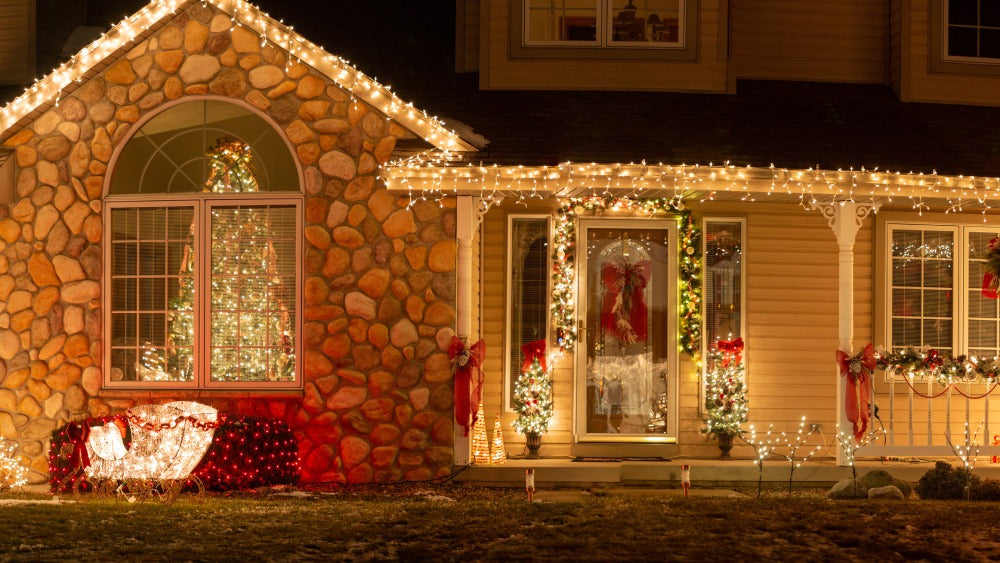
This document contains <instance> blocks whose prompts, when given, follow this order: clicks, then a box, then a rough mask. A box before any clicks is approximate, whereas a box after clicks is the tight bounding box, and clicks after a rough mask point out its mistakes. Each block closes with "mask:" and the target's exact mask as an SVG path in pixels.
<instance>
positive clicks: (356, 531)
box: [0, 485, 1000, 561]
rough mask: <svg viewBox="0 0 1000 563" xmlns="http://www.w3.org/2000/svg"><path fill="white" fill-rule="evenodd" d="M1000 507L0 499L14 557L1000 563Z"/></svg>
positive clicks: (359, 496) (745, 501)
mask: <svg viewBox="0 0 1000 563" xmlns="http://www.w3.org/2000/svg"><path fill="white" fill-rule="evenodd" d="M543 496H544V495H543ZM2 498H15V496H14V495H9V494H8V495H4V496H3V497H2ZM20 498H28V497H25V495H21V496H20ZM30 498H43V497H40V496H35V497H30ZM449 499H450V500H449ZM997 510H998V507H997V505H996V504H989V503H976V502H951V501H948V502H946V501H921V500H915V499H911V500H909V501H904V502H874V501H837V502H834V501H829V500H826V499H823V498H808V497H794V498H782V497H780V496H769V497H765V498H761V499H751V498H740V499H729V498H690V499H683V498H676V497H674V498H666V497H658V496H652V495H635V494H629V495H619V494H615V493H613V492H612V493H608V494H591V495H580V496H579V497H577V500H572V501H568V502H536V503H532V504H529V503H528V502H527V501H526V498H525V495H524V492H523V491H520V490H496V489H479V488H473V487H466V486H461V485H451V486H447V487H439V488H434V489H433V490H430V489H428V488H423V489H420V488H414V487H410V488H400V489H358V490H353V489H352V490H346V491H345V490H341V491H339V492H334V493H331V494H314V495H311V496H308V497H274V496H267V495H265V494H261V495H258V496H256V497H242V498H232V497H209V498H207V499H205V500H204V502H200V503H199V502H195V501H194V500H193V499H191V498H190V497H183V496H182V497H181V498H180V499H179V500H178V501H177V502H176V503H175V504H173V505H171V506H165V505H160V504H157V503H155V502H146V503H142V504H128V503H125V502H117V501H113V500H95V499H84V500H82V501H81V502H76V503H66V504H61V505H53V504H29V505H18V506H10V505H5V504H2V503H0V561H8V560H10V561H22V560H23V561H98V560H99V561H106V560H110V559H112V558H114V559H124V560H145V561H177V560H181V561H189V560H202V561H246V560H254V561H257V560H269V561H296V560H396V559H400V560H410V561H412V560H428V559H432V560H443V561H460V560H461V561H468V560H480V559H486V560H497V559H501V560H511V559H516V560H525V559H528V560H543V559H557V560H562V559H567V558H573V559H579V560H609V559H627V560H654V559H655V560H664V559H666V560H672V559H693V560H699V561H700V560H750V559H765V560H776V559H777V560H791V559H810V560H818V559H822V560H832V559H839V560H859V561H860V560H904V559H930V560H945V559H950V560H962V561H969V560H990V559H992V560H996V559H1000V542H998V541H997V540H996V539H995V538H996V537H997V531H996V529H995V527H994V523H995V522H996V514H997Z"/></svg>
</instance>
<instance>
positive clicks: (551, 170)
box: [382, 153, 1000, 221]
mask: <svg viewBox="0 0 1000 563" xmlns="http://www.w3.org/2000/svg"><path fill="white" fill-rule="evenodd" d="M449 156H450V155H448V154H447V153H434V154H431V155H425V156H422V157H419V158H413V157H411V158H409V159H405V160H398V161H394V162H391V163H389V164H387V165H385V166H383V167H382V179H383V180H384V181H385V183H386V185H387V186H388V187H389V188H390V189H395V190H406V191H409V192H410V193H411V194H415V193H419V194H424V196H425V197H428V196H429V197H433V196H436V195H437V196H439V195H456V194H459V193H462V194H476V195H483V196H489V195H491V194H492V195H496V194H506V195H515V196H516V197H520V198H522V199H523V198H527V197H542V196H544V195H548V196H557V197H579V196H583V195H603V196H608V195H611V194H612V193H614V195H616V196H619V197H633V198H648V197H669V196H671V195H672V196H673V197H681V198H683V199H686V200H692V199H696V200H698V201H702V202H704V201H712V200H715V199H716V198H720V196H721V194H724V193H725V194H728V195H727V196H726V199H729V200H732V199H737V200H740V201H749V202H766V201H768V199H769V198H770V197H772V196H775V195H786V196H793V197H796V198H798V203H799V204H800V205H802V206H803V207H805V208H807V209H809V208H810V206H811V204H812V203H821V202H825V201H828V200H831V199H834V200H854V201H872V202H876V201H879V202H881V203H884V204H890V205H891V204H893V203H894V202H898V201H908V203H909V205H910V206H911V207H912V209H913V210H914V211H917V212H918V213H921V214H922V213H923V212H924V211H930V210H931V209H932V207H931V204H932V203H933V204H934V207H935V208H938V209H942V210H943V211H944V212H945V213H960V212H963V211H977V212H981V213H982V214H983V215H984V221H985V215H986V213H988V212H990V211H992V210H993V209H994V208H997V207H1000V205H998V202H1000V177H981V176H948V175H942V174H938V173H937V172H932V173H930V174H924V173H917V172H886V171H880V170H878V169H875V170H868V169H865V168H861V169H858V170H855V169H848V170H843V169H838V170H824V169H821V168H818V167H817V168H808V169H792V168H779V167H776V166H774V165H773V164H772V165H770V166H768V167H753V166H736V165H733V164H730V163H728V162H726V163H724V164H722V165H715V164H712V163H709V164H708V165H702V164H679V165H672V164H663V163H660V164H647V163H646V162H645V161H643V162H640V163H638V164H636V163H605V164H602V163H574V162H563V163H560V164H557V165H555V166H499V165H478V166H474V165H471V164H470V165H466V166H448V165H447V161H448V159H449ZM413 197H414V196H412V195H411V199H412V198H413ZM929 200H934V201H929ZM938 200H943V205H942V204H939V203H937V201H938Z"/></svg>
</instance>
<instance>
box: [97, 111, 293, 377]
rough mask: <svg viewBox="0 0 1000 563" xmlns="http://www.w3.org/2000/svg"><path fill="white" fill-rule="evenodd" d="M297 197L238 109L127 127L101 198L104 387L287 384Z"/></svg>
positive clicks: (287, 159) (279, 155)
mask: <svg viewBox="0 0 1000 563" xmlns="http://www.w3.org/2000/svg"><path fill="white" fill-rule="evenodd" d="M254 143H256V144H254ZM298 190H299V186H298V175H297V169H296V167H295V164H294V161H292V159H291V154H290V152H289V149H288V148H287V145H286V144H285V143H284V140H283V139H282V138H281V137H280V135H279V134H278V133H277V132H276V131H275V130H274V128H273V127H271V125H270V124H269V123H268V122H267V121H265V120H264V119H262V118H261V117H259V116H258V115H256V114H255V113H253V112H251V111H250V110H248V109H246V108H243V107H242V106H237V105H234V104H229V103H226V102H220V101H214V100H201V101H196V102H188V103H184V104H180V105H177V106H173V107H171V108H169V109H167V110H165V111H163V112H161V113H159V114H157V115H156V116H155V117H153V118H152V119H151V120H149V121H147V122H146V123H145V124H143V125H142V126H140V127H139V129H138V131H137V133H136V134H135V135H133V136H132V138H131V139H129V140H128V142H127V144H126V145H125V147H124V148H123V149H122V151H121V154H120V155H119V158H118V160H117V161H116V162H115V163H114V165H113V173H112V178H111V181H110V192H111V193H110V194H109V195H108V197H107V199H106V208H107V210H108V212H107V214H106V217H107V225H106V230H105V232H107V233H109V237H108V238H109V244H108V245H107V249H106V252H107V254H106V259H105V268H106V270H105V276H104V280H105V282H104V283H105V286H104V289H105V291H104V295H105V307H104V310H105V311H106V314H107V316H106V319H105V323H106V324H105V335H106V336H107V343H108V346H107V354H108V356H107V358H106V360H105V364H104V365H105V366H107V368H106V381H105V384H106V385H107V386H108V387H125V388H143V389H156V388H229V389H231V388H246V389H253V388H260V387H297V386H299V385H300V376H299V373H300V370H299V367H298V366H299V356H300V354H298V352H297V351H298V350H299V346H298V342H299V339H300V337H299V330H298V326H299V323H300V319H299V315H298V311H299V310H300V303H299V294H300V280H299V276H298V275H297V272H299V271H300V264H299V260H300V258H299V256H300V254H301V241H300V237H299V233H300V228H299V226H300V223H301V220H300V215H301V202H302V196H301V194H300V192H299V191H298Z"/></svg>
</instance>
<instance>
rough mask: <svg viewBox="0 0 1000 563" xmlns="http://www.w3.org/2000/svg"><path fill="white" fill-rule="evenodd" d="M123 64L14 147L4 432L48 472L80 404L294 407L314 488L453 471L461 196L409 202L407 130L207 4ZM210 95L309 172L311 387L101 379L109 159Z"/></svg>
mask: <svg viewBox="0 0 1000 563" xmlns="http://www.w3.org/2000/svg"><path fill="white" fill-rule="evenodd" d="M108 62H109V63H111V64H110V66H108V67H107V68H106V69H104V70H103V71H102V72H101V73H100V74H98V75H97V76H95V77H94V78H91V79H89V80H87V81H85V82H84V83H83V84H81V86H80V87H79V88H78V89H76V91H74V92H72V93H71V94H69V95H67V96H65V97H63V99H61V100H60V103H59V105H58V106H57V107H55V108H53V109H51V110H49V111H47V112H46V113H44V114H43V115H41V116H40V117H39V118H37V119H36V120H35V121H34V122H32V123H29V124H28V125H27V126H26V127H24V128H23V129H20V130H12V131H9V132H7V133H8V136H7V137H6V140H5V141H4V142H3V146H4V147H7V148H13V149H14V150H15V158H16V163H17V167H18V170H17V179H16V199H15V201H14V203H13V204H12V205H10V206H7V208H6V209H2V206H0V214H2V219H0V359H2V362H0V435H2V436H4V437H8V438H14V439H16V440H18V441H19V444H20V451H21V453H22V454H23V456H24V458H25V461H26V463H28V464H29V465H30V468H31V480H32V481H33V482H41V481H43V480H44V479H45V478H47V463H46V456H47V451H46V450H47V445H48V438H49V436H50V433H51V432H52V430H53V429H55V428H56V427H57V426H58V425H61V424H62V423H64V422H65V421H66V420H68V419H70V418H71V417H79V416H86V415H103V414H106V413H109V412H118V411H121V410H123V409H126V408H128V407H130V406H132V405H134V404H136V403H139V402H148V401H158V402H160V401H168V400H172V399H176V398H178V397H187V398H193V399H196V400H201V401H204V402H206V403H210V404H212V405H214V406H216V407H217V408H219V409H221V410H223V411H230V412H240V413H244V414H258V415H267V416H274V417H277V418H281V419H283V420H285V421H287V422H288V423H289V424H290V425H291V427H292V429H293V430H294V431H295V434H296V436H297V438H298V440H299V444H300V459H301V460H302V465H303V480H304V481H307V482H317V481H335V482H351V483H360V482H371V481H377V482H391V481H398V480H401V479H404V478H405V479H425V478H430V477H433V476H441V475H445V474H447V473H448V472H449V471H450V468H451V464H452V454H453V449H452V445H453V432H452V412H453V411H452V384H451V369H450V365H449V361H448V356H447V354H446V353H445V352H444V351H445V350H446V349H447V345H448V343H449V341H450V338H451V336H452V335H453V334H454V333H453V329H452V327H453V326H454V318H455V311H454V300H455V272H454V270H455V250H456V249H455V212H454V202H453V201H444V202H443V203H440V204H439V203H438V202H421V203H420V204H417V205H415V206H413V207H412V209H408V208H407V207H406V204H407V200H406V199H405V198H399V197H397V196H396V195H393V194H390V193H389V192H387V191H386V190H385V189H384V187H383V186H382V185H381V184H380V183H379V181H378V179H377V177H376V175H377V172H376V168H377V166H378V164H379V163H381V162H384V161H385V160H386V159H387V158H389V156H390V153H391V152H392V150H393V148H394V146H395V142H396V139H397V138H398V137H400V136H401V135H402V134H403V130H402V129H401V128H400V127H399V126H398V125H396V124H395V123H392V122H390V121H389V120H388V119H387V118H386V117H385V116H384V115H382V114H380V113H379V112H377V111H375V110H373V109H372V108H370V107H368V106H367V105H365V104H364V103H362V102H356V101H354V100H352V99H351V96H350V95H349V94H348V93H345V91H343V90H341V89H340V88H338V87H336V86H334V85H333V84H332V82H331V81H329V80H328V79H326V78H325V77H323V76H321V75H319V74H317V73H316V72H315V71H314V70H312V69H310V68H308V67H306V66H304V65H302V64H299V63H297V62H294V61H293V62H291V63H289V62H288V61H286V57H285V54H284V52H283V51H282V50H281V49H280V48H278V47H275V46H274V45H272V44H270V43H268V44H267V45H266V46H264V47H262V46H261V41H260V38H259V36H258V35H256V34H255V33H253V32H251V31H248V30H247V29H246V28H244V27H236V28H233V27H232V23H231V21H230V18H229V17H228V16H226V15H223V14H221V13H219V12H217V11H215V10H214V8H211V7H205V6H201V5H200V4H194V5H193V6H191V7H190V8H188V9H187V10H186V11H183V12H180V13H178V14H177V15H176V16H174V18H173V19H172V20H170V21H169V22H168V23H167V24H165V25H163V26H162V27H160V28H159V29H158V30H157V31H156V32H155V33H154V34H153V35H151V36H150V37H149V38H147V39H146V40H144V41H142V42H141V43H139V44H137V45H136V46H134V48H132V49H131V50H129V51H127V52H126V53H123V54H122V55H121V56H120V58H119V59H118V60H117V61H108ZM197 95H216V96H223V97H227V98H233V99H240V100H244V101H245V102H247V103H249V104H250V105H251V106H253V107H255V108H257V109H259V110H261V111H262V112H264V113H266V114H267V115H269V116H270V117H271V118H272V119H273V120H274V121H275V122H276V123H278V124H279V125H280V127H281V128H282V129H283V133H284V134H285V135H286V137H287V138H288V140H289V141H290V142H291V143H292V144H293V145H294V146H295V148H296V153H297V155H296V158H297V159H298V161H299V163H300V165H301V166H302V169H303V170H304V178H305V180H304V182H305V185H304V186H302V188H303V191H304V193H305V204H304V209H305V212H304V215H305V221H304V225H303V228H304V242H305V244H304V247H305V256H304V260H303V264H304V272H302V273H301V275H302V276H303V281H304V283H303V286H304V304H305V308H304V310H303V311H300V315H303V318H304V322H303V329H304V331H303V338H302V340H303V343H304V350H302V351H301V352H302V358H303V361H302V365H303V371H304V374H303V377H304V381H305V386H304V392H303V396H302V397H292V398H289V397H287V396H281V395H279V394H273V393H272V394H271V397H270V398H268V396H267V395H266V394H258V395H257V397H255V396H254V394H253V393H242V394H239V393H235V394H234V393H230V394H229V395H228V396H227V395H221V396H220V395H216V397H217V398H214V399H213V398H212V396H213V395H212V394H210V393H204V394H200V395H199V394H197V393H187V394H185V393H182V392H174V393H166V394H160V393H154V394H150V393H148V392H136V393H133V394H130V393H128V392H123V391H115V392H108V391H102V390H101V386H102V381H103V374H102V369H101V363H102V341H101V330H102V307H103V303H102V297H101V285H100V281H101V275H102V239H103V233H102V227H103V219H102V201H101V198H102V190H103V185H104V177H105V174H106V173H108V172H109V171H108V164H109V160H110V159H111V156H112V152H113V150H114V148H115V147H116V146H117V145H118V144H120V143H121V142H122V141H123V140H124V138H125V137H126V134H127V132H128V131H129V129H130V127H131V125H132V124H133V123H135V122H136V121H137V120H138V119H140V117H141V116H143V115H145V114H147V113H149V112H151V111H155V110H156V109H157V108H158V107H160V106H161V105H162V104H165V103H167V102H170V101H172V100H177V99H179V98H183V97H185V96H197ZM206 148H207V147H206ZM150 197H155V195H154V196H150Z"/></svg>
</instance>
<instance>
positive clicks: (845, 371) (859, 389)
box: [837, 342, 876, 441]
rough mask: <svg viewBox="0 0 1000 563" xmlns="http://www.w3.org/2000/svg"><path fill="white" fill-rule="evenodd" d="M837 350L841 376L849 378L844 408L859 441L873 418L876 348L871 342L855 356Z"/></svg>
mask: <svg viewBox="0 0 1000 563" xmlns="http://www.w3.org/2000/svg"><path fill="white" fill-rule="evenodd" d="M847 354H848V353H847V352H844V351H843V350H837V365H839V366H840V375H842V376H844V377H846V378H847V394H846V395H847V396H846V397H845V404H844V407H845V408H846V410H847V420H849V421H851V423H853V424H854V438H855V439H856V440H858V441H860V440H861V438H862V437H863V436H864V435H865V432H866V431H867V430H868V419H869V417H870V416H871V405H870V401H871V396H872V373H873V372H874V371H875V367H876V361H875V348H874V347H873V346H872V344H871V343H870V342H869V343H868V345H867V346H865V347H864V349H862V350H861V351H860V352H858V353H857V354H855V355H854V356H848V355H847Z"/></svg>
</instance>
